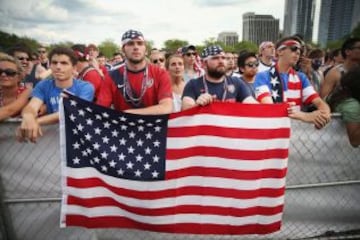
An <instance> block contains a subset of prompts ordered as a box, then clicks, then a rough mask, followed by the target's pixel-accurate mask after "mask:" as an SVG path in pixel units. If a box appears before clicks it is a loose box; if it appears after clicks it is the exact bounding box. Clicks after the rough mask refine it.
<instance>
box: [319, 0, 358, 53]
mask: <svg viewBox="0 0 360 240" xmlns="http://www.w3.org/2000/svg"><path fill="white" fill-rule="evenodd" d="M359 13H360V2H359V1H356V0H346V1H343V0H326V1H324V0H322V1H321V7H320V19H319V35H318V43H319V44H320V46H321V47H325V46H326V43H327V42H329V41H334V40H338V39H341V38H342V37H343V36H345V35H346V34H349V33H350V32H351V31H352V29H354V28H355V27H356V25H357V24H358V23H359V20H360V17H359Z"/></svg>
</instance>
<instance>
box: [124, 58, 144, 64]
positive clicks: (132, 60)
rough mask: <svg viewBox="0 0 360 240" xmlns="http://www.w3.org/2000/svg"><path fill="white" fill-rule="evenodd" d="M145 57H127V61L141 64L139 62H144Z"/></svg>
mask: <svg viewBox="0 0 360 240" xmlns="http://www.w3.org/2000/svg"><path fill="white" fill-rule="evenodd" d="M144 59H145V57H143V58H141V59H133V58H127V61H128V62H130V63H131V64H139V63H141V62H143V61H144Z"/></svg>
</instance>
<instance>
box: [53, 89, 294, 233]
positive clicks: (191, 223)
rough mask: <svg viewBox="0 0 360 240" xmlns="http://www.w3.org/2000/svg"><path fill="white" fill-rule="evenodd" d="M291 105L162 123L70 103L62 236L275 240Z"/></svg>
mask: <svg viewBox="0 0 360 240" xmlns="http://www.w3.org/2000/svg"><path fill="white" fill-rule="evenodd" d="M289 138H290V120H289V118H288V117H287V105H286V104H273V105H267V104H254V105H252V104H239V103H220V102H218V103H212V104H210V105H208V106H205V107H196V108H192V109H189V110H187V111H183V112H179V113H173V114H170V115H162V116H144V115H134V114H127V113H123V112H116V111H114V110H112V109H108V108H103V107H101V106H98V105H95V104H93V103H90V102H86V101H84V100H81V99H79V98H77V97H74V96H69V97H68V98H64V99H63V100H62V108H61V111H60V144H61V146H60V147H61V159H62V188H63V190H62V206H61V219H60V221H61V223H60V225H61V227H67V226H81V227H87V228H108V227H111V228H132V229H140V230H147V231H155V232H168V233H189V234H226V235H236V234H238V235H240V234H269V233H273V232H275V231H278V230H279V229H280V227H281V218H282V211H283V206H284V193H285V178H286V172H287V160H288V148H289Z"/></svg>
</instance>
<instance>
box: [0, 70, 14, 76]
mask: <svg viewBox="0 0 360 240" xmlns="http://www.w3.org/2000/svg"><path fill="white" fill-rule="evenodd" d="M3 73H5V75H6V76H8V77H14V76H15V75H16V74H17V73H18V72H17V71H15V70H14V69H10V68H7V69H0V75H2V74H3Z"/></svg>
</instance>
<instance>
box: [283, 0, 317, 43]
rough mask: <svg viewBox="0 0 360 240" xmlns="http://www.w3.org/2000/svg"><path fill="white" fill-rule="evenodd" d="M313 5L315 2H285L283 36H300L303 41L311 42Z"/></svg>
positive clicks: (290, 0)
mask: <svg viewBox="0 0 360 240" xmlns="http://www.w3.org/2000/svg"><path fill="white" fill-rule="evenodd" d="M315 3H316V1H315V0H286V1H285V17H284V36H290V35H294V34H300V35H302V36H303V38H304V40H305V41H312V32H313V22H314V17H315Z"/></svg>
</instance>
